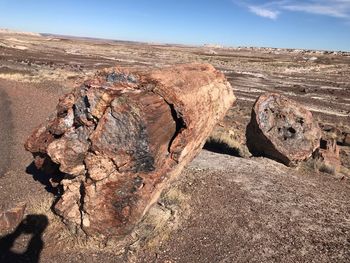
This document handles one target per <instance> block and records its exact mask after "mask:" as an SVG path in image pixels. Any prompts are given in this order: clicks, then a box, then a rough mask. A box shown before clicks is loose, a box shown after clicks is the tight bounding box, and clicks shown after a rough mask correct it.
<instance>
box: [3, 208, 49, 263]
mask: <svg viewBox="0 0 350 263" xmlns="http://www.w3.org/2000/svg"><path fill="white" fill-rule="evenodd" d="M47 226H48V218H47V216H45V215H27V216H26V218H25V219H23V220H22V222H21V223H20V224H19V225H18V227H17V228H16V229H15V230H14V231H13V232H12V233H10V234H7V235H5V236H3V237H1V238H0V251H1V253H0V262H2V263H17V262H30V263H37V262H39V260H40V254H41V251H42V250H43V247H44V242H43V240H42V235H43V232H44V230H45V229H46V227H47ZM21 235H31V237H30V240H29V242H28V244H27V246H26V250H25V251H24V252H23V253H18V252H14V251H13V250H12V249H13V248H14V246H15V243H16V240H18V239H19V238H20V236H21Z"/></svg>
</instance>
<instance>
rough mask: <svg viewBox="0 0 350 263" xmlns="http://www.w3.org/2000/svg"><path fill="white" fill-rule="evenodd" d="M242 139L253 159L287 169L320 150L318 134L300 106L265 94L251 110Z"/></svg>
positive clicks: (312, 122) (307, 112) (284, 98)
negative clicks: (259, 157) (272, 161)
mask: <svg viewBox="0 0 350 263" xmlns="http://www.w3.org/2000/svg"><path fill="white" fill-rule="evenodd" d="M246 136H247V146H248V148H249V150H250V151H251V152H252V153H253V154H254V155H263V156H267V157H269V158H272V159H275V160H277V161H280V162H282V163H284V164H286V165H288V166H291V165H295V164H297V163H298V162H300V161H302V160H305V159H308V158H309V157H311V155H312V153H313V152H314V151H315V150H316V149H317V148H318V147H319V146H320V139H321V130H320V128H319V126H318V124H317V122H316V121H314V119H313V117H312V114H311V112H310V111H308V110H307V109H305V108H304V107H303V106H302V105H300V104H299V103H297V102H296V101H293V100H291V99H288V98H287V97H285V96H283V95H280V94H276V93H266V94H263V95H261V96H259V98H258V99H257V100H256V102H255V104H254V106H253V110H252V114H251V120H250V123H249V125H248V126H247V131H246Z"/></svg>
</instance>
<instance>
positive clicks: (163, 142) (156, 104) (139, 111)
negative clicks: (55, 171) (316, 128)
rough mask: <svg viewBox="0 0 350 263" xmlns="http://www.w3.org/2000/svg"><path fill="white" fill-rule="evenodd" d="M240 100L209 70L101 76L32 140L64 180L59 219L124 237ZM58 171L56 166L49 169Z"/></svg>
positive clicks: (66, 100) (43, 162)
mask: <svg viewBox="0 0 350 263" xmlns="http://www.w3.org/2000/svg"><path fill="white" fill-rule="evenodd" d="M234 100H235V98H234V95H233V92H232V89H231V86H230V84H229V83H228V82H227V81H226V79H225V77H224V75H223V74H222V73H220V72H219V71H216V70H215V69H214V68H213V67H212V66H210V65H207V64H188V65H179V66H175V67H172V68H166V69H163V70H154V71H146V72H137V71H136V72H130V71H129V70H127V69H120V68H113V69H106V70H104V71H102V72H99V73H98V74H97V75H96V76H95V78H93V79H92V80H89V81H86V82H85V83H84V84H83V85H82V86H80V87H79V88H77V89H75V90H74V92H72V93H70V94H67V95H66V96H65V97H63V98H62V99H61V100H60V102H59V103H58V105H57V109H56V112H55V114H54V115H53V116H52V117H51V118H50V119H49V120H48V121H47V122H46V123H45V124H44V125H42V126H41V127H39V128H38V129H37V130H36V131H35V132H34V133H33V134H32V135H31V136H30V138H29V139H28V140H27V142H26V145H25V147H26V149H27V150H29V151H30V152H32V153H33V155H34V157H35V164H36V165H37V166H45V167H46V166H48V165H50V164H52V163H55V164H58V165H59V169H60V171H61V172H64V173H66V176H65V178H64V179H63V180H62V181H61V184H62V185H63V189H64V193H63V195H62V197H61V198H60V200H59V201H58V203H57V204H56V206H55V210H56V212H57V213H58V214H59V215H61V216H62V218H63V219H64V221H65V222H66V223H67V224H69V225H70V226H76V227H78V228H82V229H83V231H84V232H85V233H87V234H88V235H95V234H101V235H103V236H110V235H114V236H123V235H125V234H127V233H129V232H130V230H131V229H132V228H133V227H134V226H135V224H136V223H137V222H138V221H139V220H140V219H141V218H142V216H143V214H144V213H145V212H146V211H147V209H148V208H149V206H150V205H151V204H152V203H154V202H155V201H156V200H157V199H158V197H159V194H160V192H161V190H162V189H163V188H164V186H165V184H166V183H168V182H169V181H171V179H174V178H175V177H176V176H177V175H178V174H180V172H181V170H182V168H183V167H184V166H185V165H186V164H187V163H188V162H190V161H191V160H192V159H193V158H194V157H195V155H196V154H197V153H198V152H199V151H200V149H201V148H202V146H203V144H204V142H205V139H206V138H207V137H208V135H209V134H210V132H211V131H212V129H213V127H214V125H215V124H216V122H217V121H218V120H220V119H221V118H223V116H224V115H225V113H226V111H227V110H228V108H229V107H230V106H231V105H232V103H233V102H234ZM50 166H51V167H54V165H50Z"/></svg>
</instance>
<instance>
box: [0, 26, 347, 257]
mask: <svg viewBox="0 0 350 263" xmlns="http://www.w3.org/2000/svg"><path fill="white" fill-rule="evenodd" d="M188 62H206V63H210V64H212V65H213V66H214V67H215V68H216V69H218V70H220V71H222V72H223V73H224V74H225V76H226V77H227V79H228V81H229V82H230V83H231V85H232V88H233V91H234V94H235V96H236V98H237V100H236V102H235V104H234V105H233V107H232V108H231V109H230V110H229V112H228V113H227V115H226V117H225V118H224V119H223V120H222V121H221V122H220V123H219V124H218V125H217V127H216V128H215V130H214V131H213V133H212V135H211V138H210V141H209V142H208V143H207V145H206V146H205V149H204V150H202V152H201V153H200V154H199V156H197V157H196V158H195V160H193V161H192V163H191V164H190V165H189V166H187V167H186V169H185V170H184V171H183V173H182V175H181V176H180V177H179V180H178V181H176V182H175V183H174V184H173V185H172V187H170V188H169V189H166V191H164V192H163V194H162V196H161V198H160V200H159V202H158V203H157V204H156V205H154V206H153V207H152V208H151V209H150V210H149V212H148V213H147V214H146V216H145V218H144V220H143V221H142V222H140V224H139V226H138V227H137V228H136V229H135V230H134V231H133V233H132V234H131V235H130V238H128V240H127V241H126V242H125V241H118V240H112V241H110V242H108V243H105V244H101V243H99V242H95V241H94V240H85V239H84V238H83V237H81V236H75V235H74V234H72V233H71V232H70V231H69V230H67V228H66V227H65V226H64V225H63V224H62V223H61V221H60V220H59V218H58V217H57V216H56V215H54V214H53V213H52V211H51V209H50V208H51V204H52V202H53V200H54V199H55V197H56V196H57V195H59V194H60V189H57V188H55V182H54V181H55V178H48V177H47V176H45V175H43V174H42V173H41V172H40V171H38V170H36V169H35V167H34V165H33V164H32V156H31V154H30V153H28V152H25V150H24V148H23V144H24V142H25V140H26V138H27V137H28V136H29V135H30V134H31V132H32V131H33V129H35V128H36V127H37V126H38V125H39V124H40V123H42V122H43V121H45V119H46V118H47V117H48V116H49V115H50V113H51V112H52V111H53V109H54V107H55V106H56V104H57V101H58V99H59V98H60V97H61V96H62V95H63V94H65V93H67V92H69V91H70V90H72V88H73V87H74V86H75V85H76V84H79V83H81V82H82V81H83V80H84V79H86V78H89V77H91V76H93V74H94V72H95V71H96V70H99V69H103V68H106V67H111V66H116V65H118V66H124V67H131V68H138V69H143V68H161V67H164V66H169V65H174V64H178V63H188ZM265 92H277V93H280V94H283V95H285V96H287V97H288V98H290V99H293V100H295V101H298V102H299V103H301V104H302V105H304V107H306V108H307V109H309V110H310V111H311V112H312V114H313V116H314V118H315V119H316V120H317V121H318V123H319V125H320V127H321V128H322V130H323V136H324V137H325V138H333V139H335V140H336V141H337V144H338V147H339V149H340V160H341V167H340V169H339V171H338V172H337V173H334V174H329V173H323V172H322V171H321V172H320V171H318V170H317V169H315V165H314V164H313V163H312V161H308V162H304V163H302V164H300V165H299V166H298V167H294V168H289V167H286V166H285V165H283V164H281V163H278V162H276V161H273V160H270V159H267V158H263V157H252V156H251V155H250V153H249V151H248V149H247V147H246V146H245V129H246V126H247V124H248V123H249V120H250V114H251V109H252V106H253V103H254V101H255V100H256V99H257V97H258V96H259V95H260V94H262V93H265ZM0 117H1V122H0V212H1V211H6V210H8V209H11V208H13V207H16V206H17V205H18V204H19V203H21V202H25V203H26V212H25V214H26V216H27V217H26V220H25V221H23V222H22V224H21V225H20V226H19V227H18V228H17V229H16V230H14V229H12V230H8V231H7V232H6V231H5V232H3V233H1V234H2V237H1V238H0V252H1V253H0V255H1V254H7V255H9V254H11V255H10V258H11V261H10V262H37V261H38V257H39V256H38V255H40V262H103V261H104V262H349V261H350V205H349V203H350V53H346V52H328V51H327V52H326V51H311V50H287V49H271V48H245V47H242V48H222V47H217V46H210V45H208V46H203V47H190V46H181V45H163V44H156V43H135V42H126V41H112V40H97V39H87V38H86V39H84V38H73V37H66V36H53V35H36V34H24V33H21V34H19V33H16V34H15V33H12V32H8V31H2V32H1V33H0ZM348 134H349V135H348ZM121 244H123V245H121Z"/></svg>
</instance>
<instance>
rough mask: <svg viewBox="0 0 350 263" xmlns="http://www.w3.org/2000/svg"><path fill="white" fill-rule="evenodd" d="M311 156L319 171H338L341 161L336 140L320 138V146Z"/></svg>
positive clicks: (332, 172)
mask: <svg viewBox="0 0 350 263" xmlns="http://www.w3.org/2000/svg"><path fill="white" fill-rule="evenodd" d="M313 158H314V159H315V160H316V164H317V167H316V168H317V169H318V170H320V171H321V172H327V173H330V174H336V173H338V172H339V169H340V166H341V162H340V156H339V147H338V145H337V141H336V140H334V139H329V140H321V145H320V148H319V149H317V150H316V151H315V153H314V154H313Z"/></svg>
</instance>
